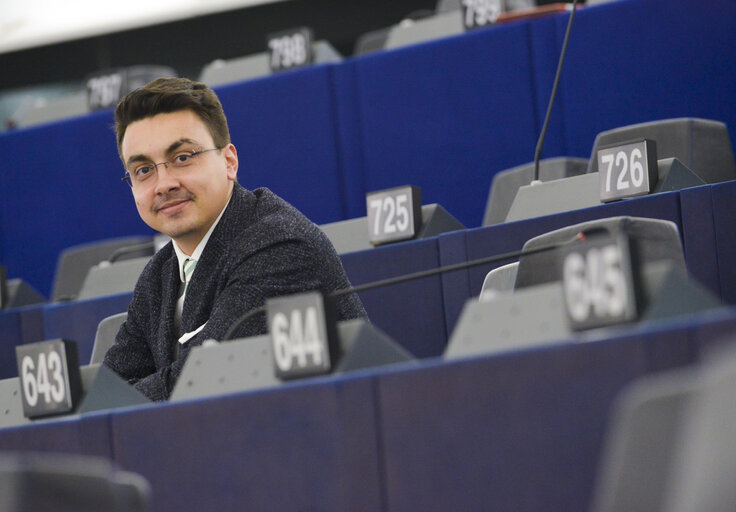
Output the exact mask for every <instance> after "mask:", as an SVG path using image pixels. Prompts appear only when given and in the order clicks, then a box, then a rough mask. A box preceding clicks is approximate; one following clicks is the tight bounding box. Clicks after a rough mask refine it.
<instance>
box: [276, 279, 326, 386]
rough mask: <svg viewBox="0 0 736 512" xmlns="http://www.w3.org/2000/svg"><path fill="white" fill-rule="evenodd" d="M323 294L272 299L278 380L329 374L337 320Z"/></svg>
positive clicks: (303, 294) (316, 293) (315, 293)
mask: <svg viewBox="0 0 736 512" xmlns="http://www.w3.org/2000/svg"><path fill="white" fill-rule="evenodd" d="M326 300H327V299H325V297H324V295H323V294H322V293H320V292H308V293H302V294H297V295H290V296H285V297H277V298H273V299H269V300H268V302H267V304H266V307H267V310H268V325H269V331H270V333H271V344H272V348H273V359H274V368H275V374H276V377H278V378H279V379H282V380H286V379H292V378H298V377H307V376H310V375H319V374H323V373H328V372H329V371H330V370H331V369H332V355H334V353H335V351H334V349H331V347H335V345H334V343H335V339H336V337H335V332H336V331H335V329H336V327H335V317H334V314H333V313H332V309H331V308H330V307H329V304H328V303H327V302H326Z"/></svg>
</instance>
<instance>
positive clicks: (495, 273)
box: [478, 261, 519, 301]
mask: <svg viewBox="0 0 736 512" xmlns="http://www.w3.org/2000/svg"><path fill="white" fill-rule="evenodd" d="M518 270H519V262H518V261H515V262H513V263H509V264H507V265H503V266H500V267H498V268H494V269H493V270H491V271H490V272H488V274H486V278H485V279H484V280H483V287H482V288H481V291H480V297H478V300H481V301H487V300H491V299H493V298H495V297H496V296H497V295H498V294H499V293H507V292H511V291H513V290H514V283H516V273H517V272H518Z"/></svg>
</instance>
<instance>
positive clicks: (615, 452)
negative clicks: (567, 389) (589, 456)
mask: <svg viewBox="0 0 736 512" xmlns="http://www.w3.org/2000/svg"><path fill="white" fill-rule="evenodd" d="M694 377H695V376H694V374H693V372H692V371H687V370H679V371H677V372H670V373H666V374H662V375H658V376H655V377H645V378H642V379H640V380H638V381H636V382H634V383H633V384H632V385H630V386H629V387H628V388H626V389H625V390H624V391H623V392H622V393H621V395H620V396H619V398H618V399H617V401H616V404H615V406H614V408H613V412H612V414H611V419H610V420H609V427H608V432H607V433H606V441H605V444H604V449H603V451H602V456H601V460H600V463H599V469H598V475H597V478H596V487H595V491H594V493H593V503H592V506H591V511H592V512H631V511H636V510H642V511H644V510H646V511H648V512H657V511H663V510H664V508H663V507H664V501H665V499H666V494H667V488H668V486H669V482H670V477H671V468H672V464H673V459H674V457H675V455H674V454H675V452H676V450H677V446H678V444H679V442H680V439H681V435H682V434H681V431H682V424H683V421H684V417H685V414H686V411H687V405H688V403H689V400H691V398H692V395H693V394H694V393H695V390H696V385H697V382H696V380H695V378H694Z"/></svg>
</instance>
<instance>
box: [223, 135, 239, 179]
mask: <svg viewBox="0 0 736 512" xmlns="http://www.w3.org/2000/svg"><path fill="white" fill-rule="evenodd" d="M222 154H223V155H225V162H226V164H227V179H229V180H232V181H237V178H238V151H237V150H236V149H235V146H234V145H233V144H228V145H227V146H225V147H224V148H222Z"/></svg>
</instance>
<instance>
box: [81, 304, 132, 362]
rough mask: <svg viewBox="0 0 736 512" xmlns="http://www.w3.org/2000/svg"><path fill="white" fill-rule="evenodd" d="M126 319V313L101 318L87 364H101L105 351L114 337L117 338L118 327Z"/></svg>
mask: <svg viewBox="0 0 736 512" xmlns="http://www.w3.org/2000/svg"><path fill="white" fill-rule="evenodd" d="M126 318H128V313H127V312H125V313H118V314H117V315H112V316H108V317H107V318H103V319H102V321H101V322H100V323H99V324H98V325H97V332H96V333H95V344H94V345H93V347H92V357H91V358H90V360H89V364H96V363H101V362H102V361H104V360H105V354H107V351H108V350H109V349H110V347H112V345H113V344H114V343H115V336H117V334H118V331H119V330H120V326H121V325H123V322H125V319H126Z"/></svg>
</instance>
